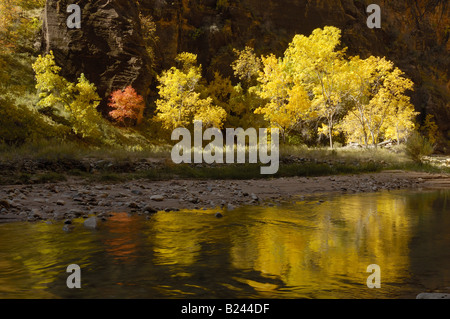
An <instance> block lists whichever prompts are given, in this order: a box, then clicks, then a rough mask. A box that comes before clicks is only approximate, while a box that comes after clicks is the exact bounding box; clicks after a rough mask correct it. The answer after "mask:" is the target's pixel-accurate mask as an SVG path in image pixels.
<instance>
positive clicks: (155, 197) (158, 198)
mask: <svg viewBox="0 0 450 319" xmlns="http://www.w3.org/2000/svg"><path fill="white" fill-rule="evenodd" d="M150 200H154V201H156V202H162V201H163V200H164V196H162V195H153V196H152V197H150Z"/></svg>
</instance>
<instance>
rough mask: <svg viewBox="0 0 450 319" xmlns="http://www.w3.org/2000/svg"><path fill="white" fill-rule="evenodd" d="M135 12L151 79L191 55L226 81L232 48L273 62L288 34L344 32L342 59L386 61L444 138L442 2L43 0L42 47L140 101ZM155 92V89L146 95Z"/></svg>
mask: <svg viewBox="0 0 450 319" xmlns="http://www.w3.org/2000/svg"><path fill="white" fill-rule="evenodd" d="M69 2H70V3H74V2H75V3H78V4H80V6H81V7H82V8H83V20H82V23H83V27H82V29H81V30H69V29H67V28H66V27H65V26H64V23H65V18H66V17H67V13H65V8H66V7H67V3H69ZM370 3H378V4H379V5H380V6H381V7H382V28H381V29H373V30H370V29H368V27H367V25H366V19H367V13H366V8H367V5H368V4H370ZM139 10H141V11H142V13H143V14H144V15H146V16H152V17H153V20H154V21H155V23H156V35H157V37H158V41H157V43H156V45H155V47H154V48H153V50H154V52H155V60H156V61H154V62H155V68H156V71H157V72H160V71H161V70H162V69H165V68H168V67H170V66H171V65H172V63H173V59H174V57H175V56H176V54H177V53H179V52H182V51H189V52H193V53H197V54H198V55H199V60H200V63H201V64H202V65H203V69H204V72H205V75H206V76H207V77H211V75H212V74H213V71H215V70H219V71H220V72H221V73H222V74H224V75H227V76H232V70H231V68H230V63H231V62H232V61H233V59H234V58H235V56H234V55H233V51H232V49H233V48H238V49H241V48H243V47H244V46H245V45H250V46H253V47H255V49H256V51H257V53H260V54H267V53H269V52H273V53H275V54H278V55H281V54H282V53H283V52H284V50H285V49H286V47H287V44H288V43H289V42H290V41H291V40H292V37H293V36H294V34H296V33H303V34H306V35H308V34H309V33H310V32H311V31H312V30H314V29H315V28H319V27H323V26H325V25H333V26H336V27H339V28H341V29H342V30H343V38H342V40H343V44H344V45H345V46H347V47H348V52H349V54H352V55H355V54H359V55H361V56H363V57H365V56H368V55H371V54H372V55H379V56H386V57H387V58H388V59H390V60H393V61H394V62H395V63H396V64H397V66H399V67H400V68H401V69H402V70H404V71H405V72H406V73H407V75H408V76H409V77H410V78H411V79H412V80H413V81H414V82H415V83H416V87H415V92H414V93H413V94H412V101H413V103H414V105H415V107H416V109H417V110H418V111H421V112H422V113H423V114H425V113H431V114H434V115H435V117H436V120H437V122H438V125H439V126H440V128H441V131H442V132H444V134H446V136H447V137H449V135H448V134H450V105H449V96H450V93H449V92H450V82H449V81H448V80H449V77H450V64H449V54H448V53H449V49H450V45H449V41H448V40H449V27H448V26H449V10H448V3H447V1H446V0H406V1H404V0H391V1H383V0H378V1H369V0H365V1H363V0H336V1H334V0H333V1H331V0H317V1H312V0H282V1H273V0H264V1H262V0H140V1H133V0H79V1H74V0H48V1H47V8H46V25H45V42H46V48H47V49H52V50H54V51H55V55H56V58H57V59H58V61H59V63H60V64H62V65H64V66H65V67H66V73H67V74H68V75H72V76H73V75H75V74H79V73H80V72H84V73H86V74H87V76H88V78H89V79H90V80H91V81H94V82H95V83H96V84H97V85H98V87H99V89H100V92H101V94H102V96H105V97H106V96H107V95H108V94H109V93H110V92H111V90H113V89H116V88H119V87H121V86H123V85H126V84H132V85H133V86H135V87H136V89H137V90H138V92H140V93H141V94H145V93H146V92H147V90H148V88H149V87H150V86H151V85H152V83H153V85H154V81H153V82H152V76H151V71H150V70H149V65H150V62H151V61H150V59H149V57H148V55H147V54H146V52H145V48H144V44H143V41H142V30H141V27H140V25H139V14H138V11H139ZM152 91H153V92H154V87H153V90H152Z"/></svg>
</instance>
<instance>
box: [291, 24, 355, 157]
mask: <svg viewBox="0 0 450 319" xmlns="http://www.w3.org/2000/svg"><path fill="white" fill-rule="evenodd" d="M340 38H341V30H340V29H338V28H336V27H328V26H327V27H324V28H323V29H316V30H314V31H313V32H312V34H311V35H310V36H309V37H306V36H304V35H296V36H295V37H294V39H293V40H292V42H291V43H290V44H289V48H288V49H287V50H286V53H285V57H286V59H287V61H286V64H287V65H288V68H289V72H290V73H291V74H292V76H293V77H294V80H296V81H299V82H300V83H302V84H303V86H304V87H305V89H306V90H307V91H308V92H309V93H311V94H312V96H313V99H312V107H313V108H314V109H316V110H317V113H318V115H319V116H320V117H322V118H324V119H325V120H326V125H327V127H328V136H329V139H330V147H331V148H332V147H333V133H334V132H333V131H334V127H335V125H336V122H337V120H338V115H339V114H340V112H341V111H342V110H343V100H344V98H345V96H346V94H347V91H348V85H349V83H348V81H347V80H346V79H347V78H346V77H345V76H344V74H345V71H346V70H345V68H346V64H345V61H344V52H345V49H342V50H337V49H338V46H339V45H340Z"/></svg>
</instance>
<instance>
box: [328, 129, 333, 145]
mask: <svg viewBox="0 0 450 319" xmlns="http://www.w3.org/2000/svg"><path fill="white" fill-rule="evenodd" d="M328 134H329V135H330V147H331V148H333V128H332V125H330V126H328Z"/></svg>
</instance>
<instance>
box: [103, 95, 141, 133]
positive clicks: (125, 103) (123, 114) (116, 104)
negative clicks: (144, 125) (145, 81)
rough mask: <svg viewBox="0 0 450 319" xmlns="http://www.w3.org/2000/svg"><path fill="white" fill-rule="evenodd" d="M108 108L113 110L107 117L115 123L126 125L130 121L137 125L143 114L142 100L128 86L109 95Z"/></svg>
mask: <svg viewBox="0 0 450 319" xmlns="http://www.w3.org/2000/svg"><path fill="white" fill-rule="evenodd" d="M109 101H110V102H109V104H108V105H109V106H110V107H111V108H113V109H114V110H112V111H111V112H109V115H110V116H111V117H112V118H113V119H114V120H116V121H117V122H119V123H121V124H123V125H126V124H128V123H129V122H130V121H131V122H134V121H136V124H139V123H140V122H141V121H142V118H143V114H144V108H145V103H144V98H143V97H142V96H140V95H139V94H137V93H136V91H135V90H134V89H133V88H132V87H131V86H128V87H126V88H125V90H117V91H114V92H113V93H111V97H110V98H109Z"/></svg>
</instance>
